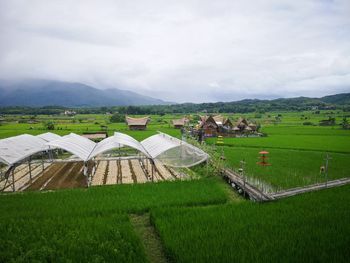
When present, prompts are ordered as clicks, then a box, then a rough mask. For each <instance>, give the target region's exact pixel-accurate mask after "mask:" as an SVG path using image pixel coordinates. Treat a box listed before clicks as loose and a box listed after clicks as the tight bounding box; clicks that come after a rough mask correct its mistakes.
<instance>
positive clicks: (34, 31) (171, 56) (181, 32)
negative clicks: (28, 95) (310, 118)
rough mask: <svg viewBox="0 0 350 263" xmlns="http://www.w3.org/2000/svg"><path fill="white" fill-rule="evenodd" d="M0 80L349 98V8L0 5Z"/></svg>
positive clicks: (176, 96) (235, 96)
mask: <svg viewBox="0 0 350 263" xmlns="http://www.w3.org/2000/svg"><path fill="white" fill-rule="evenodd" d="M0 36H1V37H0V38H1V39H0V78H2V79H18V78H40V79H54V80H61V81H70V82H82V83H85V84H88V85H92V86H94V87H97V88H102V89H104V88H112V87H115V88H121V89H126V90H131V91H135V92H138V93H140V94H144V95H148V96H152V97H156V98H160V99H163V100H167V101H173V102H214V101H234V100H240V99H244V98H260V99H265V98H277V97H297V96H310V97H321V96H323V95H328V94H336V93H342V92H350V0H333V1H332V0H300V1H299V0H264V1H262V0H254V1H253V0H219V1H213V0H208V1H207V0H198V1H193V0H184V1H182V0H177V1H167V0H159V1H156V0H148V1H144V0H139V1H134V0H128V1H118V0H110V1H109V0H95V1H91V0H75V1H71V0H50V1H47V0H31V1H28V0H22V1H21V0H0Z"/></svg>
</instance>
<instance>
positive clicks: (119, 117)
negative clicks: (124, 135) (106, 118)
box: [110, 113, 125, 123]
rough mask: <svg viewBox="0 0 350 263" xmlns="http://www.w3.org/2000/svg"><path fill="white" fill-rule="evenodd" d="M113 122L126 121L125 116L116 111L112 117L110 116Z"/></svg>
mask: <svg viewBox="0 0 350 263" xmlns="http://www.w3.org/2000/svg"><path fill="white" fill-rule="evenodd" d="M110 121H111V122H114V123H116V122H125V116H124V115H122V114H119V113H114V114H113V115H112V116H111V118H110Z"/></svg>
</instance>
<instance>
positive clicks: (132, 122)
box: [125, 116, 150, 126]
mask: <svg viewBox="0 0 350 263" xmlns="http://www.w3.org/2000/svg"><path fill="white" fill-rule="evenodd" d="M125 120H126V123H127V124H128V126H145V125H147V124H148V122H149V121H150V119H149V117H148V116H147V117H142V118H132V117H129V116H126V117H125Z"/></svg>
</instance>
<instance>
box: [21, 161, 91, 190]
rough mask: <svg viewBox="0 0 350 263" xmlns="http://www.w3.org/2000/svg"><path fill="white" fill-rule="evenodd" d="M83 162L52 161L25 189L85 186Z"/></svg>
mask: <svg viewBox="0 0 350 263" xmlns="http://www.w3.org/2000/svg"><path fill="white" fill-rule="evenodd" d="M82 168H83V163H82V162H77V163H72V162H68V163H54V164H52V165H50V167H49V168H48V169H47V170H46V171H45V172H44V174H43V175H42V176H41V177H40V178H38V179H37V180H36V181H35V182H34V183H33V184H32V185H30V186H29V187H28V188H27V189H26V190H55V189H63V188H77V187H86V186H87V183H86V177H85V176H84V174H83V169H82Z"/></svg>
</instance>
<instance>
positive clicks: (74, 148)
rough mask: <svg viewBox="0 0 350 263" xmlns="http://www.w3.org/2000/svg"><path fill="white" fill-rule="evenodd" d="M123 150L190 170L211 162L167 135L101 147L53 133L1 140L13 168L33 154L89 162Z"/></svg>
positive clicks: (119, 139)
mask: <svg viewBox="0 0 350 263" xmlns="http://www.w3.org/2000/svg"><path fill="white" fill-rule="evenodd" d="M123 146H129V147H132V148H134V149H137V150H138V151H140V152H142V153H143V154H144V155H145V156H146V157H148V158H152V159H155V158H156V159H159V160H161V161H162V162H164V163H165V164H167V165H169V166H177V167H190V166H193V165H195V164H198V163H200V162H203V161H205V160H207V159H208V154H206V153H205V152H203V151H202V150H201V149H199V148H197V147H195V146H193V145H191V144H188V143H186V142H183V141H181V140H179V139H177V138H174V137H172V136H169V135H167V134H164V133H159V134H156V135H153V136H151V137H149V138H147V139H145V140H143V141H142V142H138V141H137V140H135V139H134V138H132V137H131V136H129V135H126V134H123V133H118V132H116V133H115V134H114V135H113V136H111V137H109V138H106V139H104V140H102V141H101V142H99V143H95V142H93V141H91V140H89V139H87V138H85V137H83V136H80V135H77V134H74V133H71V134H69V135H66V136H63V137H61V136H58V135H55V134H52V133H45V134H41V135H38V136H32V135H27V134H24V135H20V136H15V137H11V138H8V139H3V140H0V161H2V162H4V163H7V164H9V165H11V164H14V163H16V162H18V161H20V160H22V159H25V158H26V157H29V156H30V155H32V154H35V153H38V152H41V151H45V150H48V149H50V148H61V149H64V150H66V151H68V152H70V153H72V154H74V155H76V156H77V157H78V158H80V159H81V160H83V161H84V162H86V161H88V160H91V159H92V158H93V157H95V156H97V155H98V154H101V153H104V152H107V151H110V150H112V149H114V148H120V147H123Z"/></svg>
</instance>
